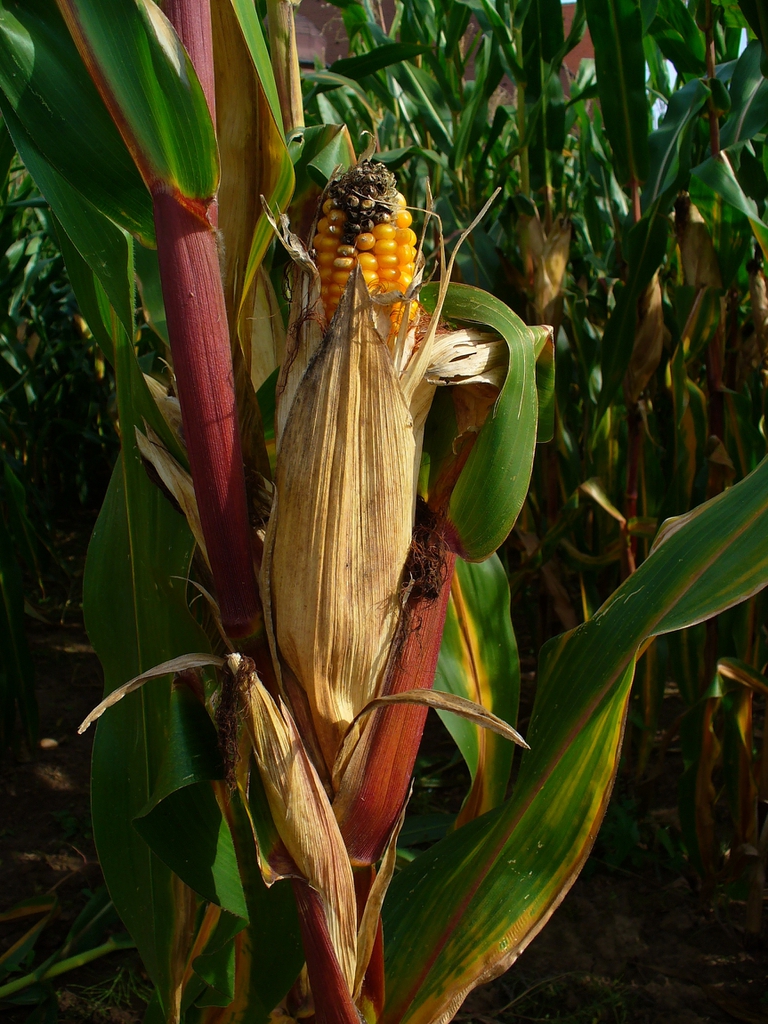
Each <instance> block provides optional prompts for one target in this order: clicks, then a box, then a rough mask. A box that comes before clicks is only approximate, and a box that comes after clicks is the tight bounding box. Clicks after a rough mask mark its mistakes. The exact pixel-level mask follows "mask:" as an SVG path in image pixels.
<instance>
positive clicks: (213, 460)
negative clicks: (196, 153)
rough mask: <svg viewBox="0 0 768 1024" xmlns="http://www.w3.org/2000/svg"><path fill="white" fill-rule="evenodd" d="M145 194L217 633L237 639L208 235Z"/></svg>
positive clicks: (230, 411)
mask: <svg viewBox="0 0 768 1024" xmlns="http://www.w3.org/2000/svg"><path fill="white" fill-rule="evenodd" d="M153 199H154V214H155V229H156V232H157V253H158V257H159V261H160V277H161V280H162V284H163V296H164V299H165V312H166V318H167V322H168V334H169V337H170V341H171V351H172V353H173V363H174V371H175V373H176V380H177V383H178V394H179V402H180V403H181V415H182V422H183V424H184V434H185V440H186V443H187V451H188V453H189V464H190V468H191V470H192V481H193V483H194V487H195V496H196V498H197V504H198V508H199V511H200V521H201V525H202V528H203V535H204V536H205V542H206V546H207V548H208V556H209V558H210V562H211V571H212V573H213V578H214V581H215V583H216V597H217V599H218V602H219V608H220V610H221V619H222V623H223V625H224V629H225V630H226V632H227V635H228V636H230V637H233V638H235V637H247V636H249V635H250V634H251V633H252V632H253V631H254V629H255V627H256V622H257V620H258V614H259V600H258V594H257V591H256V579H255V575H254V569H253V556H252V552H251V540H250V525H249V523H248V514H247V506H246V496H245V477H244V474H243V456H242V450H241V447H240V434H239V431H238V425H237V408H236V406H235V387H234V378H233V372H232V355H231V351H230V345H229V328H228V326H227V313H226V308H225V305H224V290H223V288H222V284H221V275H220V272H219V254H218V251H217V249H216V237H215V235H214V232H213V229H212V228H211V226H210V224H209V223H208V221H207V220H206V218H205V214H204V212H203V210H202V208H201V209H199V210H194V209H192V208H190V207H189V206H187V205H184V204H183V202H182V201H181V200H180V199H178V198H177V197H176V196H172V195H170V194H168V193H167V192H157V193H155V195H154V196H153Z"/></svg>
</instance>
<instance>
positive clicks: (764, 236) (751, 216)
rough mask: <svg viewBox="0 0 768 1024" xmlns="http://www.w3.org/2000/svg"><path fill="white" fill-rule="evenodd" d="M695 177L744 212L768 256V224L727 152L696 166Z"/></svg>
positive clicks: (693, 175) (694, 169)
mask: <svg viewBox="0 0 768 1024" xmlns="http://www.w3.org/2000/svg"><path fill="white" fill-rule="evenodd" d="M691 176H692V177H693V178H698V179H699V180H701V181H703V182H704V184H705V185H707V186H708V187H709V188H710V189H711V190H712V191H713V192H716V193H717V194H718V195H719V196H722V198H723V199H724V200H725V201H726V203H730V205H731V206H733V207H734V209H735V210H737V211H739V212H740V213H742V214H743V215H744V216H745V217H746V218H747V220H748V221H749V223H750V224H751V226H752V230H753V232H754V234H755V238H756V239H757V241H758V243H759V244H760V248H761V249H762V250H763V255H764V256H765V257H766V258H768V224H766V223H765V222H764V221H763V220H761V219H760V215H759V214H758V212H757V206H756V205H755V203H754V201H753V200H752V199H749V198H748V197H747V196H746V195H745V194H744V190H743V189H742V187H741V185H740V184H739V182H738V180H737V178H736V175H735V174H734V173H733V168H732V167H731V165H730V163H729V162H728V157H727V155H726V154H725V153H723V154H721V159H720V160H714V159H713V158H712V157H710V158H709V159H708V160H705V161H704V163H701V164H699V165H698V167H694V168H693V170H692V171H691Z"/></svg>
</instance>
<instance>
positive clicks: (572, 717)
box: [382, 460, 768, 1024]
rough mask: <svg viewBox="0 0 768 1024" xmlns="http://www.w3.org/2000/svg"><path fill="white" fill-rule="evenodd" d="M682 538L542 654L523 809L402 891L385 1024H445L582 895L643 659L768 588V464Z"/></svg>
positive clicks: (426, 865) (406, 873)
mask: <svg viewBox="0 0 768 1024" xmlns="http://www.w3.org/2000/svg"><path fill="white" fill-rule="evenodd" d="M677 522H678V523H680V521H677ZM674 526H675V523H674V522H673V524H672V527H671V528H670V527H668V528H667V530H666V531H664V530H663V529H662V536H665V539H664V540H663V541H662V543H661V544H660V545H658V546H657V547H656V549H655V550H654V551H653V552H652V554H651V555H650V556H649V557H648V558H647V559H646V561H645V562H644V563H643V564H642V565H641V566H640V568H639V569H638V570H637V571H636V572H635V573H634V574H633V575H632V576H630V577H629V579H627V580H626V581H625V582H624V583H623V584H622V585H621V586H620V587H619V588H618V590H616V592H615V593H614V594H613V595H612V597H611V598H610V599H609V600H608V601H607V602H606V603H605V604H604V605H603V606H602V608H601V609H600V610H599V611H598V612H597V613H596V615H595V616H594V617H593V618H592V619H590V620H589V621H588V622H586V623H584V624H583V625H581V626H579V627H578V628H577V629H575V630H572V631H571V632H569V633H565V634H563V635H562V636H560V637H557V638H555V639H554V640H551V641H550V642H549V643H548V644H546V645H545V647H544V648H543V650H542V653H541V657H540V669H539V682H538V688H537V694H536V702H535V705H534V709H533V715H532V718H531V725H530V729H529V732H528V736H527V740H528V742H529V743H530V746H531V749H530V751H529V752H526V753H525V754H524V755H523V760H522V765H521V768H520V774H519V776H518V780H517V783H516V785H515V790H514V793H513V795H512V797H511V799H510V800H509V801H508V802H507V803H506V804H504V805H503V806H502V807H499V808H497V809H496V810H494V811H491V812H490V813H488V814H486V815H484V816H483V817H482V818H479V819H478V820H476V821H474V822H471V823H470V824H469V825H467V826H465V827H464V828H462V829H459V830H458V831H456V832H455V833H453V834H451V835H449V836H448V837H447V838H446V839H444V840H442V841H441V842H439V843H437V844H436V845H435V846H434V847H432V848H431V849H430V850H429V851H428V852H427V853H425V854H422V855H421V856H420V857H418V858H417V859H416V860H415V861H413V862H412V863H411V864H410V865H409V866H407V867H406V868H405V869H404V870H403V871H401V872H400V873H399V874H398V875H396V876H395V878H394V879H393V882H392V885H391V887H390V890H389V893H388V894H387V899H386V901H385V904H384V929H385V934H386V935H387V951H386V965H385V966H386V976H387V998H386V1005H385V1009H384V1013H383V1015H382V1024H401V1022H407V1024H431V1022H434V1021H436V1020H439V1019H443V1015H444V1014H445V1015H447V1014H448V1013H449V1012H451V1011H452V1010H454V1009H455V1008H456V1007H457V1006H458V1005H460V1003H461V1000H462V999H463V998H464V996H465V995H466V993H467V992H468V991H470V990H471V989H472V988H473V987H474V985H475V984H477V982H478V981H479V980H480V979H481V978H482V979H487V978H488V977H493V976H495V975H496V974H498V973H500V972H501V971H503V970H504V969H505V968H506V967H507V966H508V965H509V964H510V963H512V962H513V961H514V960H515V959H516V958H517V956H518V955H519V953H520V951H521V950H522V949H523V948H524V947H525V946H526V945H527V943H528V942H529V941H530V939H531V938H532V937H533V935H535V934H536V932H537V931H538V930H539V928H540V927H541V926H542V925H543V924H544V923H545V922H546V920H547V918H548V916H549V915H550V914H551V913H552V911H553V910H554V909H555V908H556V907H557V905H558V903H559V902H560V900H561V899H562V897H563V895H564V893H565V892H567V890H568V889H569V888H570V886H571V885H572V884H573V882H574V881H575V879H576V877H577V875H578V872H579V870H580V869H581V867H582V865H583V863H584V861H585V860H586V857H587V856H588V854H589V851H590V848H591V845H592V843H593V841H594V837H595V835H596V833H597V829H598V827H599V824H600V821H601V819H602V816H603V814H604V811H605V807H606V805H607V802H608V797H609V795H610V791H611V786H612V784H613V779H614V777H615V773H616V770H617V767H618V757H619V751H620V746H621V738H622V734H623V727H624V718H625V713H626V708H627V702H628V698H629V693H630V686H631V682H632V676H633V671H634V663H635V658H636V657H637V653H638V649H639V647H640V645H641V644H643V642H644V641H646V640H647V639H648V638H650V637H652V636H656V635H658V634H660V633H663V632H666V631H668V630H673V629H678V628H680V627H681V626H684V625H689V624H690V623H692V622H695V621H699V620H700V619H701V618H704V617H707V616H711V615H714V614H717V613H718V612H720V611H723V610H724V609H725V608H727V607H729V606H730V605H731V604H733V603H735V602H737V601H741V600H744V599H745V598H746V597H748V596H750V594H752V593H755V592H756V591H757V590H759V589H761V588H762V587H764V586H765V585H766V584H767V583H768V460H765V461H764V462H763V463H762V464H761V465H760V467H759V468H758V469H757V470H756V471H755V472H754V473H752V474H751V475H750V476H749V477H747V478H746V479H745V480H743V481H742V482H741V483H739V484H737V485H735V486H734V487H732V488H730V489H729V490H727V491H725V492H723V493H722V494H721V495H720V496H719V497H718V498H716V499H714V500H713V501H710V502H707V503H706V504H705V505H702V506H700V507H699V508H698V509H696V511H695V512H694V513H693V514H692V515H691V516H689V517H686V520H685V522H684V523H680V525H679V526H678V528H677V529H675V528H674Z"/></svg>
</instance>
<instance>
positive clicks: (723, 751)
mask: <svg viewBox="0 0 768 1024" xmlns="http://www.w3.org/2000/svg"><path fill="white" fill-rule="evenodd" d="M470 10H472V11H473V12H474V13H475V15H476V18H477V24H476V27H475V29H474V34H473V31H472V30H469V29H468V26H469V12H470ZM343 17H344V21H345V25H346V27H347V31H348V34H349V41H350V47H351V51H352V56H350V57H349V58H346V59H345V60H341V61H337V62H336V63H335V64H334V65H333V66H332V67H331V68H330V69H328V70H327V71H315V72H313V73H310V74H308V75H307V76H306V79H307V86H306V94H307V101H308V104H309V107H310V110H311V111H312V116H314V117H315V118H319V117H321V116H328V115H329V114H332V113H333V114H335V116H339V117H342V118H343V119H345V120H347V121H348V122H349V123H354V122H355V121H360V120H363V121H365V118H366V117H368V118H372V120H370V122H369V123H370V124H371V127H372V128H373V126H374V125H375V126H377V127H378V131H379V137H380V139H382V138H383V139H385V140H386V145H387V146H388V147H389V149H390V150H391V152H390V154H389V155H388V156H386V157H385V158H386V159H388V160H390V161H391V166H398V167H402V173H403V177H404V178H406V179H407V180H409V182H410V183H411V184H410V188H411V189H412V190H414V191H416V193H417V194H418V189H419V182H423V181H424V180H425V179H426V177H427V172H428V169H434V171H435V173H436V175H439V176H440V179H441V184H442V188H441V196H440V200H439V204H438V208H439V209H440V212H441V213H442V214H443V217H444V222H445V223H446V224H450V226H451V230H455V229H456V226H457V225H461V224H462V223H466V222H467V221H466V218H467V216H468V210H467V204H468V202H469V204H470V206H471V202H472V201H473V200H472V197H473V196H474V195H475V194H477V193H478V192H479V193H480V194H482V190H483V189H490V188H493V187H495V186H496V185H499V186H501V187H502V188H503V195H502V201H500V202H499V203H498V204H497V206H496V208H495V210H494V211H493V213H492V214H491V220H490V223H489V222H488V221H486V222H485V223H484V224H483V225H482V227H481V228H480V229H478V230H477V231H476V232H475V234H474V236H473V244H472V248H471V250H470V251H467V252H465V254H464V256H463V257H459V265H460V269H461V272H462V275H463V277H464V279H465V280H467V281H471V282H473V283H482V284H483V285H484V286H485V287H488V288H490V289H492V290H493V291H495V292H496V294H498V295H499V296H502V295H503V296H505V297H506V299H507V301H509V302H510V303H511V304H512V305H513V307H514V308H515V309H516V310H517V311H518V312H519V313H520V314H521V315H522V316H524V317H525V318H527V319H529V320H532V321H533V322H535V321H536V320H537V319H538V320H544V321H546V322H549V323H552V324H553V325H554V327H555V331H556V334H557V341H558V344H557V374H556V377H557V388H556V419H555V423H556V425H555V439H554V441H553V442H552V443H551V444H550V445H547V446H542V447H541V448H540V450H539V454H538V457H537V461H536V465H535V469H534V477H533V486H532V488H531V491H530V493H529V495H528V498H527V501H526V504H525V506H524V510H523V514H522V516H521V518H520V521H519V523H518V525H517V528H516V531H515V536H514V537H513V538H512V539H511V540H510V542H509V543H508V545H507V550H506V552H505V555H506V558H507V559H508V561H507V565H508V567H509V570H510V583H511V587H512V593H513V599H514V600H516V601H517V602H519V606H520V609H521V612H527V613H528V617H529V620H530V626H531V632H532V634H533V635H534V637H535V638H536V642H537V646H538V645H540V644H541V643H543V641H544V640H546V639H547V636H548V635H549V634H550V632H551V631H552V629H553V625H554V628H555V629H557V628H562V627H565V628H569V627H571V626H573V625H575V624H576V623H577V622H578V621H580V620H581V619H582V618H583V619H588V618H590V617H591V616H592V615H593V614H594V612H595V610H596V609H597V608H598V607H599V606H600V604H601V602H602V601H603V600H605V598H606V597H607V596H608V595H610V593H611V592H613V591H614V590H615V588H616V587H617V586H618V584H619V583H620V582H621V580H622V579H624V578H626V576H627V575H629V574H630V573H631V572H632V571H633V570H634V568H635V567H636V566H637V564H639V562H640V561H641V560H642V559H643V558H644V557H645V556H646V554H647V552H648V548H649V545H650V543H651V541H652V539H653V537H654V535H655V534H656V532H657V530H658V529H659V526H660V525H661V523H662V522H663V520H664V519H665V517H666V516H669V515H676V514H680V513H685V512H687V511H688V510H690V509H691V508H693V507H695V506H696V505H698V504H699V503H700V502H702V501H703V500H704V499H705V498H707V497H710V496H712V495H713V494H716V493H718V491H719V490H720V489H722V487H723V486H725V485H726V484H727V483H729V482H731V481H735V480H739V479H742V478H743V477H744V476H745V475H746V474H747V473H749V472H750V471H751V470H752V469H753V468H754V467H755V466H756V465H757V464H758V462H759V461H760V459H761V458H762V457H763V455H764V452H765V441H764V436H763V435H764V429H763V428H762V427H761V423H762V422H763V418H764V415H765V367H766V361H765V360H766V348H765V337H764V321H765V292H764V277H763V271H762V260H763V248H764V245H765V228H764V223H763V219H761V218H763V217H764V207H765V200H766V196H768V180H767V179H766V177H765V171H764V167H763V164H764V145H765V143H764V139H765V135H764V131H765V127H766V123H767V122H768V107H767V106H766V96H767V95H768V94H767V93H766V85H765V80H764V78H763V74H762V71H761V67H762V66H763V65H762V63H761V62H762V61H764V51H763V46H762V40H763V39H764V29H763V28H762V27H761V22H760V18H759V15H758V8H757V7H754V6H752V5H750V4H744V5H742V7H741V8H740V7H738V6H737V5H735V4H720V3H702V4H698V5H696V6H695V7H693V6H686V5H685V4H683V3H681V2H678V0H669V2H662V3H659V4H652V5H645V6H643V5H640V6H638V5H637V4H635V3H632V2H626V3H619V4H611V5H607V4H603V3H600V2H592V3H590V2H587V3H584V4H578V5H577V6H576V10H575V14H574V17H573V21H572V25H571V29H570V32H569V33H568V34H567V35H566V33H565V31H564V29H563V21H562V17H561V12H560V6H559V4H557V3H549V2H546V0H536V2H532V3H530V4H506V3H482V4H473V5H471V7H470V6H469V5H466V4H460V3H454V4H447V5H446V4H428V3H419V4H415V3H404V4H403V6H402V8H400V9H399V11H398V14H397V16H396V18H395V21H394V22H393V24H392V25H391V26H390V28H389V29H388V30H387V28H386V26H385V25H382V23H381V21H380V19H379V17H378V15H377V14H376V13H375V12H374V11H373V10H372V9H367V8H359V7H356V6H355V7H351V8H344V13H343ZM585 20H586V22H588V24H589V28H590V32H591V38H592V42H593V46H594V52H595V58H594V61H593V60H586V61H584V62H583V63H582V65H581V67H580V69H579V71H578V74H577V75H576V77H575V79H574V78H573V76H572V75H571V76H570V79H571V81H570V82H567V83H566V84H567V85H569V88H568V89H567V90H566V92H565V93H564V91H563V72H562V62H563V59H564V57H565V56H566V55H567V53H568V52H569V51H570V50H571V49H572V47H573V46H574V45H575V43H576V42H578V39H579V37H580V33H581V32H582V31H583V28H584V24H585ZM400 37H401V38H403V39H405V38H407V40H408V42H407V43H406V42H398V39H399V38H400ZM745 37H746V38H745ZM745 44H746V45H745ZM407 48H410V49H407ZM411 53H414V54H418V56H417V57H416V58H415V61H413V59H412V62H411V63H410V64H403V63H402V60H403V58H404V57H406V56H409V55H410V54H411ZM470 67H471V73H470ZM504 73H506V75H507V79H506V81H507V83H509V82H514V83H515V84H516V87H517V97H516V102H514V103H513V102H512V100H513V97H512V96H511V95H510V93H509V86H508V85H507V86H506V92H505V86H503V85H502V81H503V80H502V74H504ZM596 98H598V99H599V102H600V105H599V108H598V107H596V106H595V103H594V101H595V99H596ZM652 111H653V112H652ZM657 118H658V121H659V123H658V126H657V127H656V128H655V130H652V131H651V130H650V129H651V127H652V123H653V121H654V120H655V119H657ZM504 200H505V201H504ZM515 549H516V550H515ZM524 596H525V599H524V600H523V598H524ZM537 597H538V598H539V600H535V598H537ZM531 598H534V600H530V599H531ZM542 605H543V607H544V614H543V615H541V614H536V613H535V612H532V609H538V608H540V607H542ZM765 615H766V610H765V605H764V602H763V600H761V599H758V600H756V601H754V602H750V603H749V604H748V605H745V606H743V607H742V608H741V609H740V610H736V611H734V612H732V613H729V615H727V616H725V617H723V618H721V619H720V620H719V621H718V622H717V623H715V622H712V623H710V624H709V625H708V626H707V627H706V628H705V627H703V626H700V627H697V628H696V629H695V630H694V631H693V632H691V633H685V634H679V635H676V636H673V637H670V638H669V641H668V642H666V641H665V642H664V643H662V644H660V645H659V646H658V647H656V646H655V645H654V646H653V647H652V648H651V649H649V651H648V653H647V655H646V656H645V658H644V659H643V661H642V664H641V669H640V672H639V673H638V679H637V684H636V689H635V698H634V705H633V715H632V721H633V725H632V727H631V729H630V738H631V744H630V746H629V749H628V754H629V758H630V759H631V762H632V764H631V768H629V773H630V775H631V776H633V777H634V779H635V780H637V782H638V783H641V784H646V783H648V782H652V781H653V778H654V777H655V776H656V775H658V773H659V771H660V770H661V766H662V759H663V752H664V750H665V748H666V747H667V746H668V745H669V742H670V741H671V739H672V736H673V733H674V732H675V731H676V729H678V728H679V729H680V734H681V740H682V746H683V756H684V762H685V770H684V774H683V776H682V778H681V780H680V816H681V824H682V828H683V833H684V835H685V841H686V845H687V848H688V851H689V856H690V862H691V864H692V866H693V867H694V868H695V869H696V870H697V871H698V873H699V874H700V875H701V876H702V879H703V881H704V884H705V887H706V888H707V889H709V890H710V891H711V889H712V887H713V885H714V884H715V883H716V882H717V881H719V880H725V879H728V878H737V877H739V876H740V875H741V873H742V870H743V869H744V867H745V866H746V867H748V868H749V871H750V872H751V873H752V874H753V875H754V870H753V869H756V864H757V862H758V861H760V860H761V858H762V857H763V855H762V854H760V855H759V856H758V846H759V845H760V844H759V835H758V804H759V802H760V801H762V800H764V799H765V796H766V793H768V790H766V788H765V781H764V774H763V773H764V768H762V767H761V765H762V764H764V763H765V757H764V756H763V755H761V756H760V757H758V756H757V752H756V751H754V749H753V748H754V746H755V744H754V741H753V736H752V725H751V721H752V709H751V706H752V701H753V694H757V695H758V700H760V701H762V696H763V695H764V694H765V680H764V675H763V674H764V671H765V664H766V659H767V658H768V652H767V651H766V647H765V638H764V623H765ZM719 658H725V659H730V658H737V659H739V660H740V661H741V662H743V664H745V665H748V666H750V671H749V672H746V673H741V674H738V679H737V678H736V677H735V676H733V675H731V676H729V677H728V682H727V686H726V690H727V691H728V692H727V693H726V692H725V691H724V690H723V686H722V679H721V677H720V675H719V670H718V668H717V665H718V659H719ZM670 676H671V678H673V679H674V681H675V682H676V683H677V686H678V690H679V693H680V695H681V697H682V699H683V701H684V703H685V705H686V707H687V709H688V710H687V711H686V713H685V715H684V716H683V717H682V719H681V720H680V721H678V722H677V723H676V725H675V726H674V728H673V729H672V731H671V732H667V733H666V734H665V735H664V736H662V737H661V738H660V740H659V741H658V743H657V742H656V736H657V728H658V722H659V711H660V705H661V700H662V695H663V692H664V686H665V683H666V682H667V680H668V678H669V677H670ZM731 691H732V693H731ZM734 744H735V746H734ZM655 748H657V749H658V753H659V755H660V756H658V757H657V756H656V750H655ZM737 751H738V752H739V753H738V756H737V753H736V752H737ZM719 782H722V783H724V785H722V786H721V785H719ZM717 789H721V790H722V792H723V794H724V795H725V796H727V802H728V803H729V805H730V809H731V817H732V820H733V831H732V834H731V837H730V841H729V845H730V851H729V856H728V857H727V858H726V859H723V857H722V856H721V854H720V850H719V846H720V838H719V837H718V835H717V834H716V830H715V817H716V810H715V806H714V805H715V803H716V800H715V793H716V791H717ZM760 870H762V869H760ZM755 877H756V876H755ZM756 891H757V890H756V889H755V892H756ZM755 900H756V903H755V904H754V907H755V910H757V908H759V906H760V901H759V899H758V898H757V897H755Z"/></svg>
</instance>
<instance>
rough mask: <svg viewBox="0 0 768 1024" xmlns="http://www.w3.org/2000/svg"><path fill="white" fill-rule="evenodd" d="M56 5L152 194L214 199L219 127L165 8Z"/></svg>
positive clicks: (77, 0)
mask: <svg viewBox="0 0 768 1024" xmlns="http://www.w3.org/2000/svg"><path fill="white" fill-rule="evenodd" d="M57 2H58V4H59V8H60V10H61V12H62V15H63V16H64V19H65V21H66V22H67V27H68V28H69V31H70V33H71V35H72V38H73V39H74V41H75V45H76V46H77V48H78V50H79V51H80V55H81V57H82V59H83V62H84V63H85V64H86V66H87V67H88V69H89V71H90V73H91V76H92V78H93V80H94V83H95V85H96V88H97V89H98V90H99V92H100V94H101V96H102V99H103V100H104V103H105V104H106V106H107V108H108V109H109V112H110V114H111V115H112V117H113V119H114V121H115V124H116V125H117V127H118V129H119V131H120V133H121V134H122V136H123V139H124V140H125V143H126V145H127V146H128V149H129V150H130V151H131V155H132V156H133V159H134V160H135V162H136V166H137V167H138V169H139V172H140V173H141V175H142V177H143V178H144V181H145V183H146V185H147V187H148V188H150V189H153V188H159V187H163V188H166V189H168V188H170V189H174V190H177V191H178V192H179V193H180V194H181V195H183V196H185V197H186V198H189V199H199V200H203V201H205V200H208V199H210V198H211V197H212V196H213V195H214V194H215V192H216V189H217V186H218V181H219V166H218V154H217V149H216V136H215V133H214V128H213V124H212V123H211V118H210V115H209V113H208V106H207V104H206V101H205V96H204V95H203V90H202V88H201V86H200V83H199V81H198V79H197V75H196V74H195V70H194V67H193V66H192V62H191V61H190V59H189V56H188V55H187V52H186V50H185V49H184V47H183V46H182V45H181V43H180V42H179V39H178V36H177V35H176V33H175V32H174V30H173V28H172V27H171V24H170V22H169V21H168V19H167V18H166V17H165V16H164V15H163V14H162V12H161V11H160V9H159V7H157V5H156V4H154V3H153V2H152V0H112V2H111V3H110V4H104V3H101V2H100V0H57ZM80 123H81V124H82V121H81V122H80ZM87 130H88V131H91V130H92V129H91V126H90V125H89V126H88V129H87Z"/></svg>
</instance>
